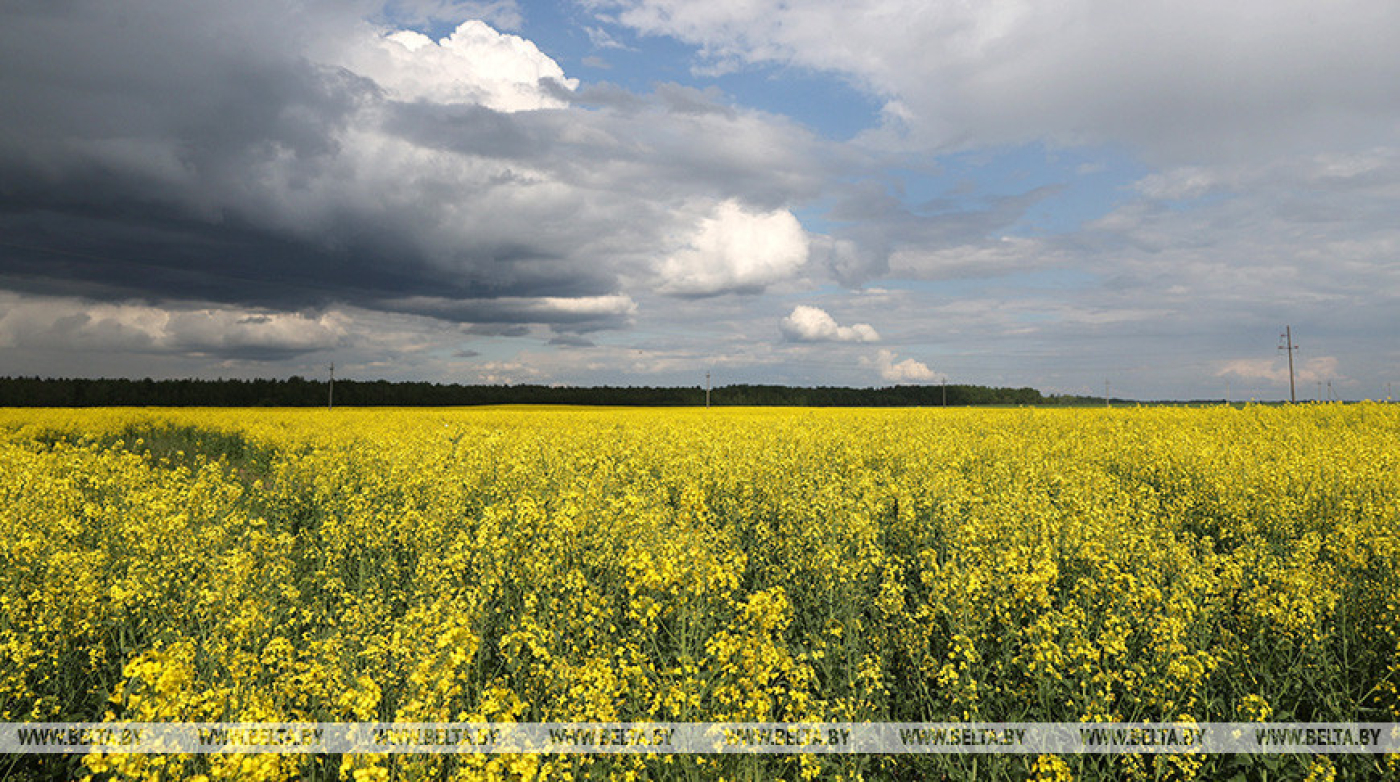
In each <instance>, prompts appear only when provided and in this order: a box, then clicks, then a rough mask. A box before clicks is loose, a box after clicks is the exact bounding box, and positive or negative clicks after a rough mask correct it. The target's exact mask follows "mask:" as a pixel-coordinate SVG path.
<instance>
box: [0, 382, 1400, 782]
mask: <svg viewBox="0 0 1400 782" xmlns="http://www.w3.org/2000/svg"><path fill="white" fill-rule="evenodd" d="M0 508H3V514H0V721H7V722H18V721H100V720H104V719H105V720H108V721H113V720H131V721H146V722H155V721H185V722H195V721H209V722H213V721H229V722H233V721H239V722H273V721H313V722H357V721H369V720H384V721H391V720H392V721H402V722H408V721H420V722H426V721H522V722H549V721H556V722H564V721H626V722H636V721H648V720H658V721H676V722H698V721H718V720H731V721H770V720H771V721H777V720H783V721H817V722H861V721H903V722H913V721H946V720H985V721H1000V722H1031V721H1055V722H1058V721H1118V722H1128V721H1142V720H1151V721H1169V720H1193V719H1194V720H1196V721H1202V722H1205V721H1250V720H1269V721H1290V720H1296V721H1319V722H1321V721H1380V722H1390V721H1400V696H1397V681H1400V406H1396V405H1380V404H1362V405H1349V406H1341V405H1311V406H1297V407H1264V406H1250V407H1245V408H1230V407H1218V408H1205V409H1166V408H1156V409H1121V410H1119V409H1115V410H1021V409H1001V410H964V409H953V410H880V411H876V410H799V409H712V410H703V409H688V410H599V409H594V410H585V409H521V408H514V409H512V408H496V409H435V410H417V411H400V410H364V409H361V410H351V409H338V410H334V411H326V410H301V411H293V410H154V409H119V410H84V411H77V410H43V411H39V410H23V411H20V410H0ZM5 764H8V766H7V765H5ZM6 773H10V774H13V775H18V776H19V777H29V776H33V777H42V778H71V777H81V776H84V775H91V776H92V777H93V778H94V779H121V780H125V779H186V778H200V779H204V778H207V779H230V780H232V779H238V780H260V779H261V780H280V779H354V780H384V779H454V780H456V779H502V778H509V779H522V780H527V779H571V778H579V779H591V778H597V779H605V778H618V779H627V778H633V779H652V778H659V779H687V780H689V779H706V780H708V779H720V778H726V779H755V780H760V779H777V778H782V779H801V778H823V779H826V778H833V779H835V778H844V779H861V778H863V779H935V780H936V779H1008V780H1019V779H1057V780H1068V779H1245V780H1273V779H1303V778H1309V779H1333V778H1337V779H1344V778H1359V779H1382V778H1391V779H1395V778H1400V763H1397V759H1396V758H1395V757H1393V756H1392V757H1390V758H1384V757H1366V756H1340V755H1333V756H1326V757H1316V758H1314V757H1307V756H1302V757H1298V756H1207V757H1199V756H1196V757H1191V756H1169V757H1152V756H1146V755H1120V756H1063V757H1056V756H1042V757H1027V756H1010V755H983V756H978V757H970V756H949V755H942V756H930V757H910V756H898V757H887V756H846V757H821V756H812V755H804V756H800V757H781V756H771V755H769V756H746V757H732V756H723V757H720V756H678V757H670V758H660V757H653V758H648V757H645V756H603V755H553V756H551V755H540V756H532V755H520V756H512V755H499V756H490V755H459V756H416V755H397V756H383V755H347V756H343V757H334V756H305V755H232V754H231V755H204V756H160V755H106V756H103V755H89V756H85V757H84V756H77V757H64V756H24V757H17V756H15V757H11V758H8V759H0V776H4V774H6Z"/></svg>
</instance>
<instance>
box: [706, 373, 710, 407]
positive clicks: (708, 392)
mask: <svg viewBox="0 0 1400 782" xmlns="http://www.w3.org/2000/svg"><path fill="white" fill-rule="evenodd" d="M705 409H706V410H708V409H710V373H709V372H706V373H705Z"/></svg>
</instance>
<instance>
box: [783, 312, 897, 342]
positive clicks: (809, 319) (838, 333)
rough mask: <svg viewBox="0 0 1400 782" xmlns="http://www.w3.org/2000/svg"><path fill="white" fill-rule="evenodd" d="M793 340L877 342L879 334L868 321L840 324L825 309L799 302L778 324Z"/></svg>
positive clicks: (784, 333) (785, 334) (784, 334)
mask: <svg viewBox="0 0 1400 782" xmlns="http://www.w3.org/2000/svg"><path fill="white" fill-rule="evenodd" d="M778 328H779V329H780V330H781V331H782V332H783V336H784V337H786V338H787V339H789V340H791V341H793V342H878V341H879V340H880V335H879V333H878V332H876V331H875V328H874V327H873V326H871V325H870V324H869V323H857V324H855V325H854V326H842V325H839V324H838V323H837V322H836V319H835V318H833V317H831V315H830V314H828V313H827V311H826V310H823V309H819V308H817V307H809V306H807V305H805V304H800V305H798V306H796V307H794V308H793V310H792V313H791V314H789V315H788V316H787V317H785V318H783V320H782V322H781V323H779V324H778Z"/></svg>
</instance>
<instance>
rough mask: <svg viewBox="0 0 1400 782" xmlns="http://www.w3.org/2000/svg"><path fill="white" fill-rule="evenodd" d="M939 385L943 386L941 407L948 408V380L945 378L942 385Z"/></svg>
mask: <svg viewBox="0 0 1400 782" xmlns="http://www.w3.org/2000/svg"><path fill="white" fill-rule="evenodd" d="M941 385H942V386H943V406H944V407H947V406H948V378H947V377H946V376H945V377H944V378H943V383H942V384H941Z"/></svg>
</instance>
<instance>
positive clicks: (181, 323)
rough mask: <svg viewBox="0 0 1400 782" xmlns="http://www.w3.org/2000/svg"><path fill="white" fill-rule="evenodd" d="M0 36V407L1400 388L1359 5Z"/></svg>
mask: <svg viewBox="0 0 1400 782" xmlns="http://www.w3.org/2000/svg"><path fill="white" fill-rule="evenodd" d="M4 15H5V17H6V18H5V20H4V21H5V24H4V25H3V26H0V106H3V107H4V108H3V109H0V111H3V112H4V113H5V122H4V123H3V130H0V373H4V374H25V375H33V374H39V375H63V376H126V377H144V376H154V377H187V376H199V377H231V376H235V377H257V376H287V375H291V374H300V375H309V376H318V375H320V374H323V373H324V367H325V366H326V365H328V364H329V363H331V362H332V361H334V362H335V364H336V366H337V374H338V375H340V376H342V377H354V378H361V379H377V378H389V379H427V380H434V381H441V382H463V383H478V382H483V383H502V382H512V383H523V382H530V383H567V384H584V385H588V384H611V385H617V384H634V385H698V384H700V383H703V381H704V376H705V373H706V372H710V373H711V374H712V375H713V377H714V379H715V381H716V382H717V383H719V384H725V383H740V382H744V383H767V382H781V383H794V384H804V385H818V384H821V385H831V384H835V385H852V386H883V385H891V384H899V383H938V382H944V381H945V380H946V381H947V382H954V383H957V382H967V383H983V384H992V385H1013V386H1034V387H1037V388H1040V389H1041V390H1043V391H1046V392H1052V393H1089V394H1098V393H1102V390H1103V387H1104V384H1105V382H1107V383H1109V384H1110V385H1111V388H1112V389H1113V392H1114V394H1115V395H1121V396H1124V397H1129V398H1138V399H1144V400H1147V399H1164V398H1177V399H1191V398H1220V397H1223V396H1224V395H1225V394H1226V393H1227V390H1228V393H1229V394H1230V396H1231V397H1232V398H1234V399H1236V400H1243V399H1250V398H1255V399H1279V398H1282V397H1284V396H1286V394H1287V392H1288V385H1287V364H1286V357H1285V356H1284V355H1283V353H1282V352H1280V351H1279V350H1277V346H1278V344H1279V340H1278V335H1279V334H1280V333H1281V332H1282V331H1283V329H1284V326H1285V325H1291V326H1292V328H1293V332H1294V335H1295V342H1297V343H1298V344H1300V345H1302V349H1301V351H1300V353H1299V354H1298V356H1297V359H1298V362H1297V366H1298V381H1299V388H1300V393H1302V394H1304V396H1305V398H1311V396H1315V395H1316V394H1317V388H1318V387H1319V385H1320V386H1321V387H1322V388H1323V392H1324V393H1325V392H1326V388H1327V385H1328V383H1329V382H1330V384H1331V388H1332V393H1333V394H1334V395H1335V396H1338V397H1343V398H1348V399H1362V398H1378V397H1382V396H1384V394H1385V391H1386V388H1387V384H1393V383H1394V382H1397V381H1400V377H1397V375H1400V347H1397V344H1398V343H1397V340H1396V337H1397V332H1398V331H1400V316H1397V315H1396V314H1395V313H1396V312H1400V307H1397V306H1396V305H1397V304H1400V302H1397V298H1400V296H1398V294H1400V224H1397V222H1396V220H1395V215H1396V214H1398V213H1400V209H1397V207H1400V145H1398V144H1397V134H1398V133H1400V92H1397V91H1396V90H1395V89H1394V88H1393V85H1394V84H1396V83H1400V52H1397V49H1396V47H1395V46H1394V45H1393V41H1394V40H1396V39H1397V38H1398V37H1400V8H1397V7H1396V6H1395V5H1394V4H1393V3H1390V2H1388V1H1387V0H1343V1H1342V2H1337V3H1333V4H1328V5H1327V6H1326V7H1325V8H1323V7H1318V6H1317V5H1316V4H1313V3H1303V2H1300V1H1295V0H1282V1H1281V2H1280V1H1278V0H1275V1H1274V2H1263V1H1262V0H1241V1H1240V2H1236V3H1231V4H1229V5H1228V7H1226V6H1221V5H1220V4H1217V3H1210V2H1205V1H1204V0H1178V1H1177V2H1171V3H1168V2H1157V1H1156V0H1149V1H1145V2H1142V3H1138V4H1134V5H1133V6H1132V8H1131V9H1129V8H1127V7H1125V6H1122V5H1121V4H1117V3H1107V2H1100V0H1075V1H1074V2H1069V3H1039V2H1026V1H1025V0H1016V1H1014V2H1013V1H1012V0H991V1H990V2H987V3H978V4H963V3H944V2H927V0H921V1H920V2H914V0H869V1H868V2H866V3H863V4H859V5H856V6H852V5H851V4H849V3H839V2H835V0H808V2H804V3H800V4H789V3H781V2H753V1H752V0H744V1H743V2H741V1H740V0H713V1H712V2H707V3H704V4H697V3H691V2H680V1H679V0H576V1H571V2H560V3H523V2H511V0H495V1H494V2H455V1H454V0H396V2H393V3H387V4H386V3H382V2H375V1H374V0H354V1H353V2H331V1H330V0H311V1H310V2H307V3H304V4H300V5H298V6H297V7H295V8H293V7H291V6H288V5H287V4H284V3H279V2H272V0H249V1H248V2H246V3H242V4H238V5H237V6H236V7H235V6H234V5H232V4H227V3H218V2H182V3H175V2H172V1H170V0H109V1H107V2H100V3H99V2H82V1H79V2H74V3H67V4H62V5H45V4H30V5H21V6H11V7H9V8H7V9H6V10H5V11H4ZM60 51H61V52H65V53H68V54H67V56H64V57H55V56H53V53H54V52H60ZM1309 395H1311V396H1309Z"/></svg>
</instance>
